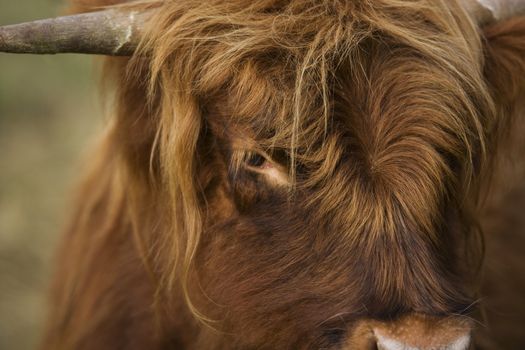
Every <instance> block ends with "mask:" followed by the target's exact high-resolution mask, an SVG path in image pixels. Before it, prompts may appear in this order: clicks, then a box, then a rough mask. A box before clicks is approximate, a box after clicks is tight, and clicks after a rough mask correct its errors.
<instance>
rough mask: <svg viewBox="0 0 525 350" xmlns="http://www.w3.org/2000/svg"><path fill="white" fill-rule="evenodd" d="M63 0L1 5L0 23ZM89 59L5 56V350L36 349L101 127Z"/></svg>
mask: <svg viewBox="0 0 525 350" xmlns="http://www.w3.org/2000/svg"><path fill="white" fill-rule="evenodd" d="M65 4H66V0H18V1H12V0H0V25H2V24H12V23H16V22H22V21H29V20H33V19H37V18H44V17H51V16H56V15H60V14H62V13H64V10H65ZM95 66H96V64H94V60H93V58H92V57H86V56H80V55H57V56H21V55H9V54H1V53H0V349H17V350H18V349H21V350H23V349H34V348H36V346H37V345H38V342H39V338H40V336H41V333H42V329H43V323H44V319H45V313H46V293H47V289H48V285H49V282H50V276H51V270H52V258H53V253H54V250H55V247H56V244H57V242H58V238H59V237H60V233H61V230H62V228H63V227H64V223H65V221H66V213H67V208H68V203H69V199H70V198H71V193H72V189H73V187H74V184H75V181H76V180H77V179H78V178H79V175H80V174H79V169H80V168H81V166H82V159H83V156H82V155H83V154H86V152H88V149H89V148H90V145H92V144H93V141H94V139H95V136H96V135H97V134H99V132H100V130H101V128H102V124H103V123H102V117H101V116H102V114H103V113H102V111H101V108H100V106H101V102H100V98H99V96H98V95H97V92H96V87H97V84H98V73H97V70H96V67H95Z"/></svg>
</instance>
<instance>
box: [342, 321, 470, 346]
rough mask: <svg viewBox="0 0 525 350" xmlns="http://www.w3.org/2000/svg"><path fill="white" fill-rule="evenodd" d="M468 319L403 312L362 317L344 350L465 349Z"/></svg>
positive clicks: (348, 338)
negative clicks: (393, 317) (386, 316)
mask: <svg viewBox="0 0 525 350" xmlns="http://www.w3.org/2000/svg"><path fill="white" fill-rule="evenodd" d="M471 330H472V322H471V321H470V320H469V319H466V318H464V317H460V316H457V317H456V316H452V317H435V316H428V315H421V314H410V315H405V316H403V317H401V318H398V319H396V320H392V321H377V320H363V321H361V322H359V323H358V325H357V326H356V327H355V328H353V329H352V331H351V332H349V334H348V337H347V341H346V346H345V347H344V349H363V350H372V349H374V350H468V349H470V333H471Z"/></svg>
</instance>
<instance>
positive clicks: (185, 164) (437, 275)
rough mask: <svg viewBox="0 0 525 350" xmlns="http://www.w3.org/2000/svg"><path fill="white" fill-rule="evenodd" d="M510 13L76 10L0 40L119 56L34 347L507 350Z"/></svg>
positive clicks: (452, 5)
mask: <svg viewBox="0 0 525 350" xmlns="http://www.w3.org/2000/svg"><path fill="white" fill-rule="evenodd" d="M100 6H112V8H111V9H106V10H105V11H102V12H90V11H94V10H100ZM524 10H525V1H521V0H514V1H512V0H477V1H476V0H463V1H460V0H447V1H445V0H406V1H400V0H251V1H250V0H208V1H201V0H180V1H178V0H169V1H168V0H165V1H153V0H145V1H138V2H137V1H132V2H130V1H118V0H84V1H80V2H79V3H77V5H76V11H78V12H89V13H88V14H82V15H77V16H72V17H67V18H65V19H57V20H53V21H51V22H49V21H44V22H37V23H32V24H27V25H25V26H11V27H9V28H7V29H4V34H0V36H2V35H3V40H4V42H3V43H2V42H1V41H0V47H1V46H2V45H3V47H4V48H3V49H4V50H7V49H6V48H5V47H6V46H7V45H8V44H9V45H10V49H9V50H11V51H18V52H31V51H32V52H37V53H57V52H84V53H102V54H108V55H120V56H126V55H129V56H131V57H120V58H118V57H117V58H115V57H113V58H109V59H108V61H107V65H108V70H107V71H106V72H109V73H108V74H107V75H108V80H109V81H111V82H113V84H114V85H113V86H114V89H115V91H116V97H115V100H116V102H115V114H114V118H113V120H112V122H111V125H110V126H109V127H108V129H107V133H106V135H105V137H104V140H103V142H101V144H100V147H99V148H98V149H97V150H95V151H94V155H95V156H94V157H93V158H92V160H91V161H90V164H89V168H90V170H89V171H87V174H86V176H85V180H84V181H83V183H82V185H81V186H80V189H79V193H78V195H77V202H76V203H77V204H76V210H75V214H74V216H73V218H72V220H71V222H70V225H69V229H68V230H67V233H66V235H65V236H64V238H63V241H62V246H61V248H60V253H59V258H58V264H57V272H56V278H55V281H54V284H53V292H52V302H51V306H50V317H49V320H48V329H47V332H46V336H45V339H44V348H45V349H357V350H360V349H365V350H368V349H370V350H372V349H385V350H394V349H422V350H430V349H449V350H463V349H468V348H471V347H472V346H474V344H475V346H476V348H479V349H497V348H498V347H501V348H504V349H520V348H523V347H524V346H525V332H523V329H525V305H524V304H525V278H524V276H525V274H524V271H525V245H523V243H525V216H524V215H523V212H524V209H525V171H524V170H525V162H524V161H523V160H520V157H523V154H524V153H522V152H523V151H525V147H524V146H525V142H524V141H523V140H522V139H521V138H522V135H523V134H522V132H523V131H524V130H525V128H524V127H522V124H523V119H520V115H521V116H522V117H523V112H524V109H523V107H525V17H519V15H520V14H522V13H524V12H525V11H524ZM35 28H40V29H39V30H35ZM7 31H8V32H9V34H8V35H7V34H5V33H7ZM0 33H2V32H0ZM17 33H19V34H17ZM20 33H22V34H20ZM28 33H30V35H28ZM35 33H37V34H35ZM50 33H52V35H50ZM6 38H7V39H6ZM57 38H58V39H57ZM6 42H8V43H7V44H6ZM28 42H30V43H29V44H28ZM43 42H44V44H42V43H43ZM484 257H485V260H484V259H483V258H484Z"/></svg>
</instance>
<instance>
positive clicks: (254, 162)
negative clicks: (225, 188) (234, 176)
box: [245, 152, 266, 168]
mask: <svg viewBox="0 0 525 350" xmlns="http://www.w3.org/2000/svg"><path fill="white" fill-rule="evenodd" d="M245 162H246V165H247V166H249V167H253V168H261V167H263V165H264V164H265V163H266V158H264V157H263V156H261V155H260V154H258V153H255V152H250V153H248V154H246V158H245Z"/></svg>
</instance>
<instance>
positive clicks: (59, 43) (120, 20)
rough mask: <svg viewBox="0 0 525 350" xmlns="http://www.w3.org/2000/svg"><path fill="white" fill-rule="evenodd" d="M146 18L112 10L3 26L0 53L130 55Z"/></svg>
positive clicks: (138, 14) (0, 28) (139, 13)
mask: <svg viewBox="0 0 525 350" xmlns="http://www.w3.org/2000/svg"><path fill="white" fill-rule="evenodd" d="M145 20H146V15H145V13H144V12H142V13H141V12H138V11H123V10H116V9H111V10H106V11H100V12H90V13H84V14H79V15H73V16H64V17H58V18H52V19H44V20H39V21H34V22H27V23H21V24H14V25H9V26H4V27H0V52H11V53H32V54H57V53H87V54H100V55H111V56H130V55H132V54H133V52H134V50H135V49H136V47H137V45H138V43H139V41H140V38H141V35H142V32H143V26H144V23H145Z"/></svg>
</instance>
